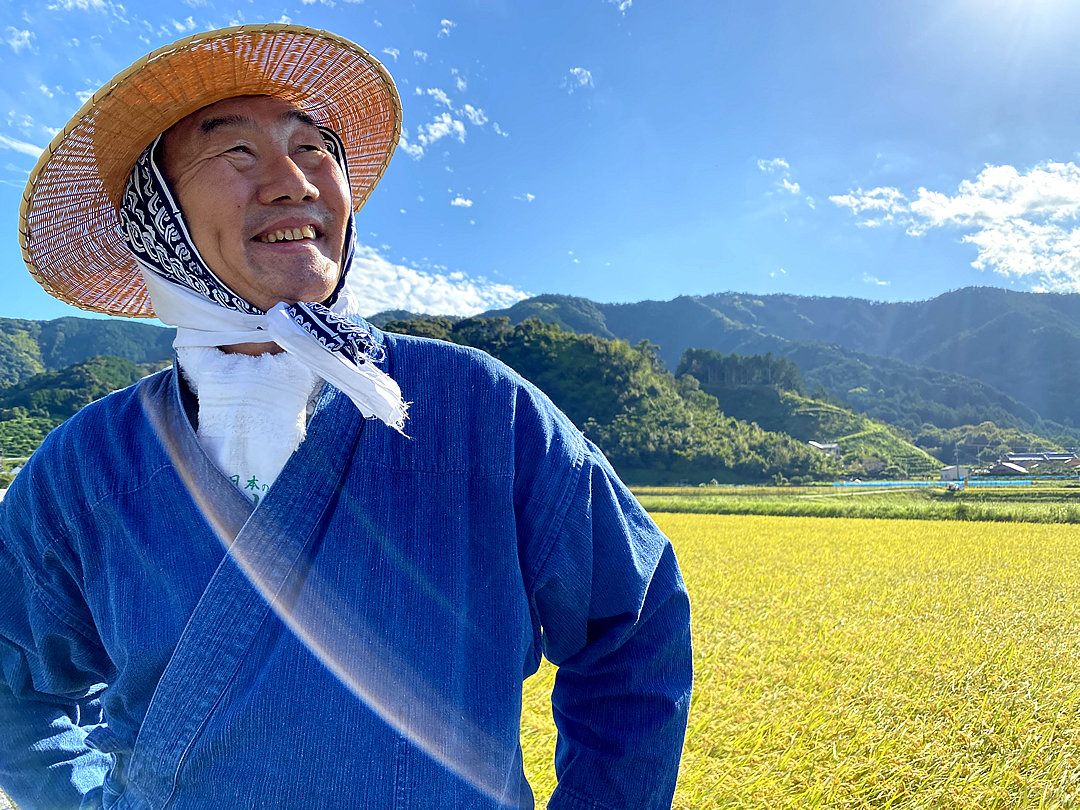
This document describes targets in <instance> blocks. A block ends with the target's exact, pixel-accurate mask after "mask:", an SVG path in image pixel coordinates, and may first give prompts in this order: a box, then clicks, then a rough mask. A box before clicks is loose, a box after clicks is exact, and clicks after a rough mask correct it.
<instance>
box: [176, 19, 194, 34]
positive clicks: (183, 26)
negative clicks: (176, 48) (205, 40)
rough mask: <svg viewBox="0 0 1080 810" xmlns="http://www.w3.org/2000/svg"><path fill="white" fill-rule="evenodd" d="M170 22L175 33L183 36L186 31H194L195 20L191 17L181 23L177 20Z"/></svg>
mask: <svg viewBox="0 0 1080 810" xmlns="http://www.w3.org/2000/svg"><path fill="white" fill-rule="evenodd" d="M170 22H171V23H172V26H173V28H175V29H176V33H178V34H183V33H186V32H188V31H194V30H195V20H194V18H192V17H188V18H187V19H186V20H184V21H183V22H180V21H178V20H170Z"/></svg>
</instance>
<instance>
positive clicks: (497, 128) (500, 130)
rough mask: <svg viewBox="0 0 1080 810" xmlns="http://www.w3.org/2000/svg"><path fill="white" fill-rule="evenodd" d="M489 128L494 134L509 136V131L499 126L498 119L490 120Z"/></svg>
mask: <svg viewBox="0 0 1080 810" xmlns="http://www.w3.org/2000/svg"><path fill="white" fill-rule="evenodd" d="M491 128H492V129H493V130H494V131H495V134H496V135H502V136H503V137H504V138H509V137H510V133H509V132H507V131H506V130H504V129H503V128H502V127H500V126H499V122H498V121H492V122H491Z"/></svg>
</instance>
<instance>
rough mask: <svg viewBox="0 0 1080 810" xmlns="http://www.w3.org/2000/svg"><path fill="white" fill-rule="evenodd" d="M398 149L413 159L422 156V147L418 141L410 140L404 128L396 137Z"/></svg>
mask: <svg viewBox="0 0 1080 810" xmlns="http://www.w3.org/2000/svg"><path fill="white" fill-rule="evenodd" d="M398 149H400V150H401V151H402V152H404V153H405V154H406V155H408V156H409V157H411V158H412V159H413V160H419V159H420V158H422V157H423V156H424V147H423V146H421V145H420V144H418V143H412V142H410V141H409V135H408V133H407V132H406V131H405V130H404V129H403V130H401V138H399V139H398Z"/></svg>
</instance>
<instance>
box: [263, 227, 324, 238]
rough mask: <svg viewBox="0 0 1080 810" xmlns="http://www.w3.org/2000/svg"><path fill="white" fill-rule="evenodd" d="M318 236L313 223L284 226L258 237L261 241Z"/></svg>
mask: <svg viewBox="0 0 1080 810" xmlns="http://www.w3.org/2000/svg"><path fill="white" fill-rule="evenodd" d="M316 236H317V234H316V232H315V227H314V226H313V225H304V226H303V227H302V228H282V229H279V230H276V231H270V232H269V233H264V234H261V235H260V236H258V237H256V238H257V239H258V240H259V241H260V242H295V241H296V240H298V239H314V238H315V237H316Z"/></svg>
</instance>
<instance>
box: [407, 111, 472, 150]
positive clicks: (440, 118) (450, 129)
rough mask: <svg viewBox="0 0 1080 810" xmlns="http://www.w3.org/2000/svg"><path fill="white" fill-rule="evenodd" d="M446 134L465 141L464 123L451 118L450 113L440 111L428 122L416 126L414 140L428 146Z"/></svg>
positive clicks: (462, 141)
mask: <svg viewBox="0 0 1080 810" xmlns="http://www.w3.org/2000/svg"><path fill="white" fill-rule="evenodd" d="M448 135H449V136H450V137H453V138H456V139H457V140H458V141H460V142H461V143H465V124H464V123H462V122H461V121H459V120H458V119H456V118H452V117H451V116H450V113H441V114H439V115H437V116H435V120H434V121H432V122H431V123H430V124H421V125H420V126H419V127H417V133H416V140H417V141H419V142H420V145H421V146H424V147H428V146H430V145H431V144H433V143H435V141H438V140H440V139H442V138H445V137H446V136H448Z"/></svg>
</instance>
